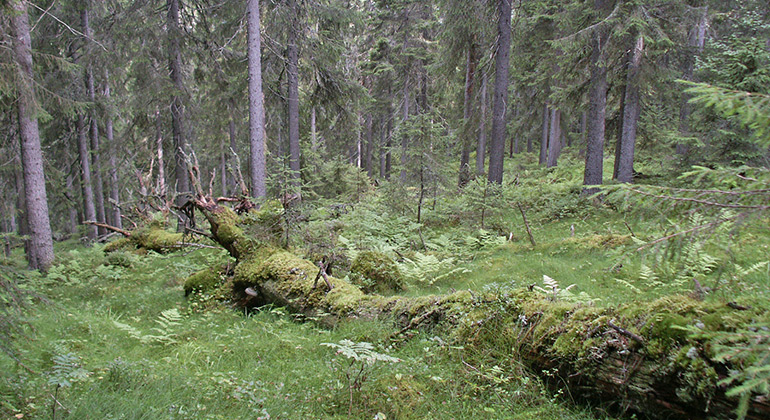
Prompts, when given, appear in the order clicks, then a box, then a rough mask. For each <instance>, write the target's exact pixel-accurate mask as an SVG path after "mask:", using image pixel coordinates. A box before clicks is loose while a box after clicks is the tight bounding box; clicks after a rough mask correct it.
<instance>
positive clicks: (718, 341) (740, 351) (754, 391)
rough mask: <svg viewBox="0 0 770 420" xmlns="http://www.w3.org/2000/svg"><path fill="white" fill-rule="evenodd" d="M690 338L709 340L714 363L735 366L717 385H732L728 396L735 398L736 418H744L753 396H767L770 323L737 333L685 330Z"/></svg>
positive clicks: (752, 326)
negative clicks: (736, 405)
mask: <svg viewBox="0 0 770 420" xmlns="http://www.w3.org/2000/svg"><path fill="white" fill-rule="evenodd" d="M686 329H687V330H688V331H690V333H691V336H692V337H693V338H700V339H708V340H709V341H710V346H711V348H712V351H713V352H714V360H715V361H717V362H720V363H726V364H729V365H730V366H733V367H735V369H734V370H731V371H730V372H729V375H728V376H727V377H726V378H724V379H722V380H720V381H719V385H722V386H731V388H729V389H728V390H727V392H726V395H727V396H728V397H738V399H739V403H738V408H737V410H736V414H737V417H738V418H739V419H744V418H746V414H747V412H748V408H749V401H750V400H751V398H752V396H754V395H759V396H762V397H765V398H766V397H768V396H770V323H768V322H763V323H757V324H754V325H750V326H748V327H746V328H741V329H738V330H737V331H718V332H713V331H703V330H701V329H699V328H698V327H695V326H690V327H688V328H686Z"/></svg>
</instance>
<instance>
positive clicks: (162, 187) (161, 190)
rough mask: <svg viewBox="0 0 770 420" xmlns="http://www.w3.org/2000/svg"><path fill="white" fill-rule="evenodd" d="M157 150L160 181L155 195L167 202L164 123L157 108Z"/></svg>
mask: <svg viewBox="0 0 770 420" xmlns="http://www.w3.org/2000/svg"><path fill="white" fill-rule="evenodd" d="M155 150H156V152H155V154H156V156H157V157H158V181H157V184H156V187H155V189H156V190H157V191H156V192H155V193H156V194H158V195H159V196H160V197H161V198H162V199H163V200H164V201H165V200H167V196H166V194H167V193H168V191H167V190H166V185H167V184H166V161H165V159H164V158H163V123H162V121H161V117H160V110H159V109H157V108H156V109H155ZM150 179H152V178H150Z"/></svg>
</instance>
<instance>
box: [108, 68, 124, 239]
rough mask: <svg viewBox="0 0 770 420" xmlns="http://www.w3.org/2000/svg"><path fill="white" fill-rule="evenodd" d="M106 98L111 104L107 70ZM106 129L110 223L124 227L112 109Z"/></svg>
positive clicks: (109, 112)
mask: <svg viewBox="0 0 770 420" xmlns="http://www.w3.org/2000/svg"><path fill="white" fill-rule="evenodd" d="M104 99H105V100H106V102H107V103H108V104H110V73H109V72H108V71H107V70H105V72H104ZM104 131H105V135H106V137H107V147H108V148H109V149H110V158H109V160H108V164H109V166H110V201H112V212H110V214H111V219H112V221H111V222H110V224H111V225H112V226H115V227H117V228H122V227H123V221H122V220H121V214H120V205H119V204H120V181H119V179H118V161H117V157H116V155H117V151H118V148H117V145H116V144H115V133H114V128H113V125H112V109H111V106H110V109H109V110H108V111H107V114H106V115H105V119H104Z"/></svg>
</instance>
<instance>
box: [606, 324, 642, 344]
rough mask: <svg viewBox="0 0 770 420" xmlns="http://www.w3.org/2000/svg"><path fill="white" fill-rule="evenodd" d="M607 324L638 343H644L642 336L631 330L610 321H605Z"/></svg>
mask: <svg viewBox="0 0 770 420" xmlns="http://www.w3.org/2000/svg"><path fill="white" fill-rule="evenodd" d="M607 325H609V326H610V327H611V328H612V329H613V330H615V331H617V332H619V333H621V334H623V335H625V336H626V337H628V338H630V339H632V340H635V341H637V342H638V343H639V344H644V338H642V337H640V336H638V335H636V334H634V333H632V332H631V331H628V330H626V329H624V328H620V327H618V326H617V325H615V324H613V323H612V321H607Z"/></svg>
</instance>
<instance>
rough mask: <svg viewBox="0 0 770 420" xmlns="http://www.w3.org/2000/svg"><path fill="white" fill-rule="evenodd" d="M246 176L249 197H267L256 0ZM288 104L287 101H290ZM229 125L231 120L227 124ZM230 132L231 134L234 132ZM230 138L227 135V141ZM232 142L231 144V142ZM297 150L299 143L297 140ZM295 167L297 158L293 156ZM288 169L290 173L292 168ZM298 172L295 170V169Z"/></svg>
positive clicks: (253, 2)
mask: <svg viewBox="0 0 770 420" xmlns="http://www.w3.org/2000/svg"><path fill="white" fill-rule="evenodd" d="M248 8H249V17H248V20H249V31H248V32H249V34H248V37H249V39H248V55H249V150H250V153H249V175H250V178H251V189H252V192H251V193H252V196H253V197H255V198H259V197H264V196H265V195H266V194H267V182H266V180H267V175H266V162H265V105H264V101H265V95H264V93H263V92H262V58H261V48H262V47H261V45H262V40H261V32H260V15H259V0H249V2H248ZM290 102H291V100H290ZM231 121H232V120H231ZM234 128H235V126H234V124H233V128H232V129H231V133H232V132H233V131H234ZM232 137H233V135H232V134H231V139H232ZM231 142H232V140H231ZM297 142H298V144H297V146H299V139H297ZM297 163H299V154H298V155H297ZM292 169H294V168H293V167H292ZM297 170H299V166H298V167H297Z"/></svg>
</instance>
